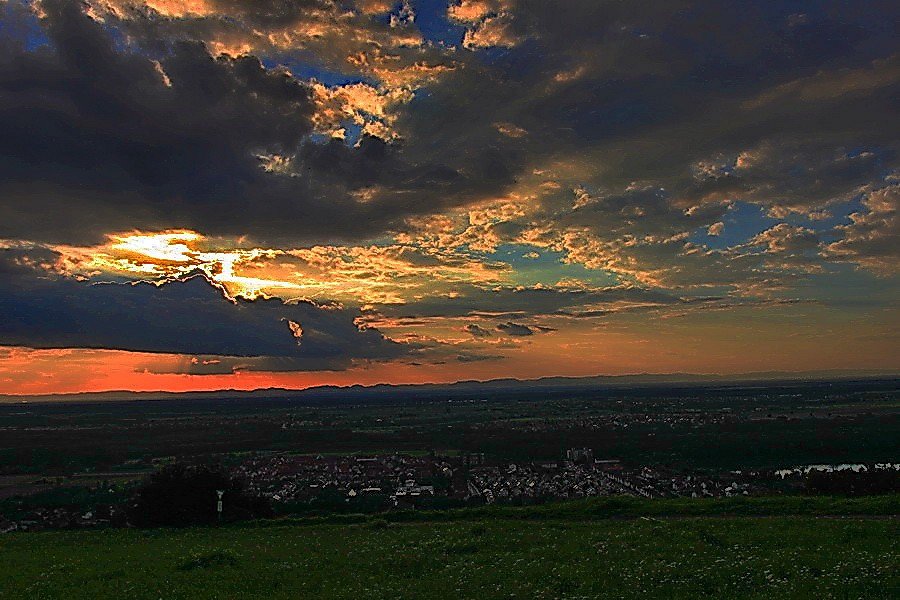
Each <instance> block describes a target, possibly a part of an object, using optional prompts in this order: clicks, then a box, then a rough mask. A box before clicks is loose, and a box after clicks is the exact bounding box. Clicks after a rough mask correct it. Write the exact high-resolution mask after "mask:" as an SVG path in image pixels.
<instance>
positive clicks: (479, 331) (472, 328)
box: [463, 323, 493, 338]
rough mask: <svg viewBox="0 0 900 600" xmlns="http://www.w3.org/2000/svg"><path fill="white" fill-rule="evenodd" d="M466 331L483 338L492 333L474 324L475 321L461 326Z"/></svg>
mask: <svg viewBox="0 0 900 600" xmlns="http://www.w3.org/2000/svg"><path fill="white" fill-rule="evenodd" d="M463 330H465V332H466V333H469V334H472V336H474V337H476V338H485V337H491V335H493V334H492V333H491V332H490V331H488V330H487V329H485V328H484V327H481V326H480V325H476V324H475V323H469V324H468V325H466V326H465V327H463Z"/></svg>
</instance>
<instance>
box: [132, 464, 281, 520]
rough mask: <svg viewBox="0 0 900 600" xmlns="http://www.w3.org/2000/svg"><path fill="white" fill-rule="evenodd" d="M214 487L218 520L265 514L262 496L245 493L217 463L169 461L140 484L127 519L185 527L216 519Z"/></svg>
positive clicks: (269, 511)
mask: <svg viewBox="0 0 900 600" xmlns="http://www.w3.org/2000/svg"><path fill="white" fill-rule="evenodd" d="M217 490H224V494H223V496H222V504H223V511H222V521H239V520H245V519H255V518H261V517H268V516H271V514H272V508H271V506H270V504H269V502H268V500H267V499H266V498H263V497H260V496H254V495H252V494H249V493H247V491H246V490H245V489H244V486H243V484H242V482H240V481H239V480H237V479H234V478H232V477H231V476H229V475H228V473H227V472H226V471H225V470H223V469H222V468H221V467H212V466H207V465H185V464H180V463H178V464H173V465H168V466H166V467H163V468H162V469H160V470H159V471H156V472H155V473H153V474H152V475H150V476H149V477H147V479H145V480H144V482H143V483H142V484H141V485H140V487H139V488H138V489H137V492H136V493H135V496H134V498H133V501H132V502H131V503H130V506H129V511H128V517H129V519H128V520H129V522H130V523H131V524H132V525H135V526H137V527H186V526H189V525H210V524H213V523H216V522H217V521H218V518H219V517H218V513H217V510H216V503H217V501H218V494H217Z"/></svg>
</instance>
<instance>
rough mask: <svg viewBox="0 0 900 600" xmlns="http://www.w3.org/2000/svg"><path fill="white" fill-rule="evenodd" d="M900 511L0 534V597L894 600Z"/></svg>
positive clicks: (507, 515)
mask: <svg viewBox="0 0 900 600" xmlns="http://www.w3.org/2000/svg"><path fill="white" fill-rule="evenodd" d="M897 506H898V498H897V497H881V498H864V499H858V500H848V499H843V500H836V499H829V498H816V499H805V498H791V499H782V500H772V499H759V500H756V499H750V500H747V499H741V500H721V501H687V500H681V501H655V502H645V501H641V500H636V499H624V498H609V499H601V500H588V501H580V502H572V503H564V504H555V505H547V506H543V507H534V508H527V509H523V508H494V507H491V508H485V509H470V510H460V511H450V512H443V513H442V512H433V513H402V512H398V513H389V514H387V515H384V516H382V517H363V516H355V517H354V516H344V517H338V516H335V517H330V518H324V519H319V520H314V519H307V520H282V521H265V522H260V523H253V524H245V525H241V526H227V527H222V528H206V529H201V528H196V529H183V530H146V531H141V530H133V529H124V530H123V529H117V530H114V529H110V530H94V531H57V532H42V533H15V534H8V535H5V536H2V537H0V565H2V567H0V598H3V599H4V600H5V599H7V598H10V599H12V598H16V599H19V598H29V599H32V598H33V599H39V598H67V599H73V600H74V599H78V598H91V599H95V598H96V599H102V598H148V599H149V598H152V599H154V600H156V599H158V598H165V599H174V598H197V599H203V598H210V599H212V598H479V599H489V598H598V597H601V598H697V597H711V598H776V597H777V598H873V599H874V598H878V599H882V598H891V597H898V595H900V542H898V540H900V522H898V520H897V518H896V514H897V511H896V509H897ZM641 513H646V514H645V516H636V515H640V514H641ZM654 515H655V516H654ZM694 515H707V516H694ZM816 515H819V516H816ZM825 515H830V516H825ZM853 515H856V516H853ZM890 515H894V516H890ZM602 517H620V518H602ZM624 517H632V518H624Z"/></svg>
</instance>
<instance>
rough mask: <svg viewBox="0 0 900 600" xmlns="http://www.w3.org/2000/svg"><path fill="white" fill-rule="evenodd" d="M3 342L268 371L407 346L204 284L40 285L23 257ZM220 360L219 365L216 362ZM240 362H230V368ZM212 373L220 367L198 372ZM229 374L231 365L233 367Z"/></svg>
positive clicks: (328, 364)
mask: <svg viewBox="0 0 900 600" xmlns="http://www.w3.org/2000/svg"><path fill="white" fill-rule="evenodd" d="M0 265H4V266H3V267H0V271H2V272H4V273H6V274H7V276H5V277H4V278H3V279H2V281H0V316H2V318H0V344H4V345H13V346H27V347H30V348H108V349H118V350H130V351H139V352H157V353H175V354H189V355H214V356H232V357H235V356H241V357H264V360H263V359H257V360H244V361H238V362H239V363H241V362H242V363H245V364H250V365H254V364H257V365H259V364H261V363H265V365H266V367H267V369H266V370H279V364H282V363H283V365H290V368H289V369H287V368H286V367H285V368H283V369H282V370H303V369H341V368H346V367H347V366H349V365H350V364H351V363H352V361H354V360H385V359H390V358H396V357H398V356H401V355H403V354H404V353H405V352H406V350H405V348H404V346H403V345H401V344H397V343H395V342H393V341H390V340H388V339H386V338H385V337H384V336H383V335H381V333H379V332H378V331H377V330H375V329H365V330H361V329H359V328H358V327H357V325H356V324H355V322H354V319H355V318H356V317H358V316H359V313H358V312H356V311H353V310H350V309H340V308H334V307H328V308H323V307H319V306H317V305H315V304H312V303H310V302H298V303H291V304H285V303H283V302H282V301H281V300H277V299H258V300H253V301H250V300H243V299H240V298H239V299H236V300H234V301H231V300H229V299H227V298H226V297H225V295H224V294H223V292H222V290H220V289H219V288H217V287H216V286H214V285H213V284H211V283H210V282H209V281H208V280H207V279H206V278H205V277H203V276H201V275H196V276H192V277H187V278H185V279H183V280H176V281H172V282H169V283H165V284H162V285H157V284H153V283H146V282H138V283H90V282H83V281H75V280H73V279H69V278H66V277H57V276H46V277H38V276H36V274H35V272H34V271H33V270H32V269H30V268H29V265H28V264H25V263H23V260H22V258H21V255H20V253H16V252H11V251H8V250H6V251H3V256H2V257H0ZM220 362H221V361H220ZM226 362H228V363H229V364H234V362H235V361H234V360H230V361H226ZM204 366H208V368H211V369H216V368H221V366H220V363H209V364H208V365H203V364H202V361H201V363H200V364H198V365H197V368H198V369H202V368H203V367H204ZM229 368H230V367H229Z"/></svg>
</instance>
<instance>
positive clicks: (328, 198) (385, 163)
mask: <svg viewBox="0 0 900 600" xmlns="http://www.w3.org/2000/svg"><path fill="white" fill-rule="evenodd" d="M80 6H81V5H80V4H79V3H76V2H67V1H61V0H45V1H44V2H42V3H41V9H42V11H43V13H44V16H43V18H42V20H41V24H42V25H43V34H44V35H46V42H47V43H46V44H45V45H40V46H38V47H37V48H30V47H28V45H27V44H26V42H25V41H24V40H21V39H17V38H16V36H9V37H8V38H6V39H4V41H3V47H2V51H3V58H2V60H0V80H2V81H3V82H7V83H5V84H4V86H5V89H4V94H3V97H2V100H0V109H2V115H3V116H2V117H0V130H2V131H3V133H4V135H3V136H2V138H0V156H2V157H3V160H2V161H0V181H2V183H0V194H2V195H3V197H4V198H6V200H5V201H4V202H3V203H2V204H0V236H3V237H13V238H19V239H23V238H24V239H32V240H42V241H55V242H86V241H90V242H93V241H97V240H98V239H101V238H102V234H104V233H107V232H110V231H121V230H127V229H132V228H138V229H145V230H160V229H175V228H183V229H192V230H197V231H203V232H204V233H208V234H214V235H234V236H241V235H250V236H252V237H254V238H255V239H258V240H269V241H283V240H285V239H292V240H295V241H296V240H298V239H304V240H315V239H326V238H327V239H330V240H334V239H336V238H361V237H363V238H364V237H368V236H371V235H378V234H380V233H382V232H384V231H385V230H386V229H389V228H391V227H392V226H395V225H396V224H398V223H400V222H402V221H403V220H404V219H405V218H407V217H408V216H410V215H414V214H418V213H423V212H434V211H437V210H440V208H441V207H442V206H444V205H453V204H459V203H466V202H469V201H471V199H472V198H473V197H476V196H480V195H481V194H484V193H490V192H491V191H496V190H498V189H501V188H502V187H503V186H504V185H506V184H507V183H508V182H509V181H511V173H510V171H509V170H508V169H506V168H503V167H502V166H501V162H502V161H501V160H500V158H499V156H498V155H497V153H496V152H494V151H493V150H492V149H490V148H485V149H484V150H479V151H475V152H469V153H467V154H465V155H460V154H452V153H443V152H439V153H437V154H436V153H434V152H431V153H428V154H422V153H420V152H418V151H417V149H415V148H414V147H411V146H409V144H405V143H399V142H398V143H396V144H388V143H386V142H385V141H384V140H383V139H379V137H382V138H387V139H393V137H394V134H393V133H391V130H390V128H391V127H392V126H393V123H394V119H395V117H394V116H393V115H391V114H390V113H389V112H388V111H389V107H390V106H393V105H394V104H397V103H399V104H402V103H403V102H405V101H406V100H407V99H408V96H404V94H407V95H408V93H409V92H403V91H398V90H380V89H376V88H374V87H372V86H369V85H366V84H354V85H347V86H337V87H334V88H323V87H322V86H321V84H316V83H314V82H313V83H311V82H308V81H301V80H299V79H297V78H295V77H294V76H292V75H291V74H290V72H289V71H288V70H287V69H284V68H267V67H265V66H264V65H263V64H262V63H261V61H260V60H259V59H258V58H256V57H255V56H251V55H239V56H236V57H235V56H229V55H219V56H216V57H213V56H211V55H210V53H209V49H208V48H209V47H208V45H207V44H206V42H205V41H204V40H202V39H200V40H196V39H191V38H183V37H179V36H177V35H175V34H173V36H172V37H167V35H168V34H167V33H166V31H165V30H158V29H150V30H147V31H146V32H144V35H145V36H149V37H148V38H147V42H146V44H147V47H144V46H141V47H132V46H128V45H124V46H123V45H122V44H118V43H117V38H116V35H121V32H117V31H116V30H115V26H123V23H124V21H121V20H119V21H117V20H115V19H114V18H113V17H112V16H109V17H108V19H107V20H106V21H104V23H100V22H97V21H95V20H93V19H91V18H90V17H89V16H87V15H86V14H85V13H83V12H82V11H81V9H80ZM210 6H213V7H214V8H215V7H218V4H216V5H210ZM297 10H304V9H303V7H302V6H301V5H299V4H298V5H297ZM129 14H131V13H129ZM4 18H6V19H9V20H11V21H12V22H11V23H10V24H9V28H11V29H15V28H16V27H20V28H23V27H28V26H30V25H29V21H28V19H32V20H33V17H32V16H30V15H29V14H28V13H22V12H21V11H19V12H18V13H17V12H16V11H12V10H11V11H8V12H5V13H4ZM142 18H143V17H142ZM148 18H150V17H148ZM268 18H270V19H272V20H273V21H278V20H279V19H280V16H279V14H277V13H275V14H272V15H270V17H268ZM160 19H161V17H158V16H156V17H152V19H151V21H152V22H153V23H157V24H160V23H159V21H160ZM128 22H129V23H132V24H134V23H137V22H142V21H141V19H140V18H137V17H136V18H135V19H133V20H128ZM4 27H5V28H6V25H4ZM198 33H202V31H201V32H198ZM154 35H155V36H157V37H153V36H154ZM201 37H202V36H201ZM150 38H152V39H150ZM151 42H155V45H154V44H151ZM151 47H152V49H151ZM151 53H152V56H153V57H152V58H151V57H150V56H149V55H150V54H151ZM423 68H426V67H423ZM13 82H15V84H14V85H13ZM341 116H344V117H346V119H347V121H348V122H350V123H355V124H357V125H360V124H361V126H362V128H363V132H362V135H361V137H360V138H359V140H358V141H357V143H355V144H353V145H350V144H347V143H345V142H344V141H343V140H336V139H332V140H328V139H324V140H322V139H318V138H316V131H332V132H333V131H336V130H337V128H338V126H339V125H340V121H339V118H340V117H341ZM260 157H262V160H261V158H260ZM276 166H277V168H274V167H276ZM362 196H365V200H364V201H361V197H362ZM412 196H415V197H416V198H417V202H411V201H410V198H411V197H412ZM23 205H28V206H29V207H30V210H29V211H22V210H20V209H19V208H18V207H21V206H23ZM35 213H40V214H42V215H43V217H42V218H41V219H35V218H33V215H34V214H35Z"/></svg>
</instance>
